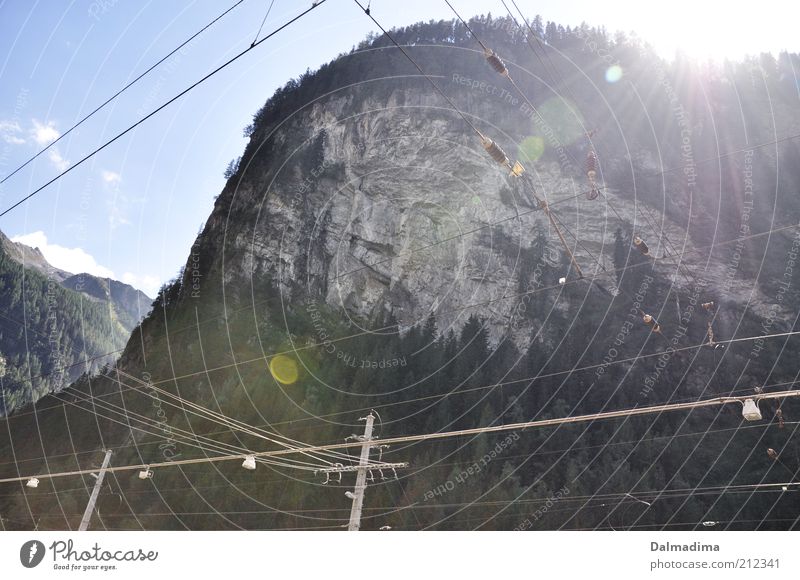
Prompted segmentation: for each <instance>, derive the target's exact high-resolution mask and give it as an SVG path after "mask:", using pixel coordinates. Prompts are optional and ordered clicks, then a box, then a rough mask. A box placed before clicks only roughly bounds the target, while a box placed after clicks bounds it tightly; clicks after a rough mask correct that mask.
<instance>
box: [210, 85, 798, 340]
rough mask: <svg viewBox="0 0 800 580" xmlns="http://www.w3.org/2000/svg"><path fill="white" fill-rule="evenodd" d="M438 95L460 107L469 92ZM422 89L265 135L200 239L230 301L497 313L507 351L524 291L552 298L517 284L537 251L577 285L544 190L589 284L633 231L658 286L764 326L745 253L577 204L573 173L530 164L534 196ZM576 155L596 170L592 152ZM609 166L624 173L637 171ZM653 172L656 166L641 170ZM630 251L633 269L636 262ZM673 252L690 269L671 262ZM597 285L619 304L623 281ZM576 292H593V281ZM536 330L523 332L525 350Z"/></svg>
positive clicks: (509, 142) (363, 97)
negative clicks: (743, 262)
mask: <svg viewBox="0 0 800 580" xmlns="http://www.w3.org/2000/svg"><path fill="white" fill-rule="evenodd" d="M442 82H444V83H445V86H444V88H445V90H448V91H450V92H451V93H452V94H454V95H456V96H458V95H459V88H460V87H458V86H456V87H455V88H454V87H453V86H452V84H451V85H447V84H446V81H442ZM416 84H418V85H419V86H416V87H414V88H409V89H395V90H392V91H391V92H390V94H389V96H388V98H387V99H386V100H377V99H374V98H370V96H369V92H368V91H367V90H366V89H365V88H363V87H356V88H349V89H344V90H343V91H339V92H337V94H335V95H333V96H331V97H329V98H326V99H324V100H323V101H321V102H315V103H312V104H310V105H309V106H306V107H302V108H301V109H300V110H298V111H297V113H296V114H294V115H292V116H291V117H289V118H288V119H284V120H283V121H282V122H281V123H280V124H279V125H278V126H274V127H268V128H266V129H265V130H264V131H262V132H259V133H257V134H255V135H254V136H253V142H251V146H250V147H251V150H253V151H255V153H253V156H252V157H251V159H250V165H244V166H243V167H241V168H240V171H239V174H238V175H237V176H235V177H234V178H233V179H232V180H231V182H229V184H228V187H227V188H226V190H225V192H223V194H222V196H221V197H220V202H219V203H218V205H217V207H216V209H215V212H214V214H213V215H212V216H211V218H210V220H209V223H208V227H207V229H206V230H205V231H204V232H203V234H202V237H203V238H207V239H214V240H225V244H223V247H224V248H225V255H226V258H225V260H224V279H225V280H226V283H228V284H230V285H231V286H232V287H234V286H237V285H238V284H239V280H240V278H241V277H242V276H243V277H245V278H246V277H248V276H250V275H253V274H258V273H269V274H270V275H271V277H272V278H273V280H276V281H278V283H279V285H280V288H281V291H282V293H283V295H284V297H285V300H286V304H287V305H289V304H292V302H293V301H296V300H298V299H300V298H301V296H303V295H311V296H319V297H322V298H323V299H324V300H325V301H326V302H327V303H328V304H329V305H331V306H333V307H335V308H338V309H340V310H341V312H342V315H343V316H345V317H346V316H353V317H355V318H358V319H369V318H374V317H375V315H376V312H377V311H380V310H385V309H391V310H392V311H393V312H394V314H395V316H396V317H397V318H398V320H399V321H400V323H401V325H410V324H413V323H416V322H419V321H421V320H424V319H425V317H426V316H427V315H428V313H429V312H436V314H437V316H438V317H439V319H440V321H441V322H442V325H443V326H444V327H448V326H449V325H450V324H451V323H454V322H455V321H456V320H457V319H459V318H463V316H464V313H465V312H466V310H465V309H466V308H468V307H469V306H470V305H472V304H476V303H477V304H485V306H484V307H483V308H481V312H482V313H483V315H485V316H488V317H489V318H490V325H491V328H492V334H493V336H494V337H495V338H497V337H498V336H499V335H500V334H502V333H503V332H505V331H506V330H507V329H508V328H509V323H513V321H514V319H515V314H514V313H515V311H516V309H517V308H518V305H519V299H518V298H514V297H516V296H517V295H518V294H519V293H520V289H522V291H527V290H532V289H533V288H535V287H536V286H539V285H541V283H540V282H537V281H536V280H535V279H533V280H530V279H526V280H521V277H522V274H521V271H522V268H521V260H523V258H524V252H525V250H526V249H527V248H529V247H530V246H531V245H532V244H533V243H534V241H535V240H536V238H537V236H539V235H540V234H543V235H544V236H545V238H546V243H547V246H548V251H547V254H546V256H547V262H548V263H549V264H550V265H551V266H556V267H560V268H561V269H562V272H563V275H564V276H567V277H568V278H570V279H571V280H574V279H575V277H576V275H575V272H574V270H570V269H569V266H568V263H567V260H566V252H565V251H564V249H563V247H562V245H561V243H560V242H559V239H558V237H557V235H556V232H555V231H554V230H553V228H552V227H551V224H550V223H549V221H548V219H547V217H546V216H545V214H544V213H543V212H542V211H532V209H533V207H532V205H531V202H530V197H529V194H528V193H527V192H526V189H527V188H528V185H529V184H532V185H533V186H534V187H535V189H536V191H537V192H538V194H539V195H541V196H547V199H548V200H549V202H550V203H551V204H554V205H553V206H552V207H553V210H554V211H555V212H556V214H557V216H558V219H559V220H561V222H563V227H562V230H563V233H564V235H565V237H566V240H567V242H568V245H569V246H570V249H571V251H572V252H573V253H574V254H575V256H576V258H577V261H578V263H579V265H580V266H581V268H582V269H583V271H584V274H585V275H586V276H593V275H596V274H602V272H603V269H605V270H607V271H612V272H613V270H614V268H615V265H614V262H613V250H614V247H613V240H614V233H615V231H616V230H617V228H621V229H623V230H626V231H628V232H630V231H635V232H636V233H637V234H639V235H641V236H642V237H644V238H645V239H647V240H648V243H649V245H650V249H651V254H652V255H653V256H655V257H656V259H655V260H654V263H655V269H656V271H658V272H660V273H661V274H663V275H664V276H665V277H668V278H672V279H673V280H674V288H675V290H676V292H678V293H682V294H685V295H692V294H695V293H696V286H697V284H698V282H699V283H700V284H701V285H702V286H703V290H702V292H701V296H706V297H708V296H710V295H711V294H713V295H714V296H719V298H722V299H723V300H724V301H727V302H730V303H732V304H736V303H738V304H739V305H745V304H747V305H748V307H749V308H750V309H751V311H753V312H754V313H756V314H758V315H760V316H767V314H768V313H769V312H770V310H773V311H774V309H775V308H776V305H775V300H774V299H772V298H771V297H768V296H767V295H765V293H764V291H763V290H762V288H761V287H760V286H759V284H757V283H756V281H755V279H754V278H752V277H749V276H746V275H742V274H741V273H740V272H735V273H734V275H731V264H732V262H733V261H734V260H735V254H736V252H735V246H734V245H733V244H724V245H722V246H720V248H719V249H718V250H717V251H716V252H714V253H712V252H711V251H710V250H709V249H708V247H707V243H706V242H707V241H708V238H705V239H703V240H701V241H699V242H698V241H695V238H693V237H692V236H691V235H690V233H689V231H688V229H689V227H691V226H692V225H693V222H692V218H694V222H698V221H699V219H698V216H697V215H694V216H692V215H691V214H688V215H684V219H683V221H682V222H681V221H679V220H678V219H674V218H673V217H672V216H670V215H665V213H663V210H664V206H663V204H665V203H668V202H666V201H664V200H663V199H662V206H661V207H659V206H658V205H656V203H655V202H654V201H653V200H647V201H644V200H642V199H640V198H639V197H637V195H636V191H635V190H630V189H622V188H620V187H615V186H614V184H613V182H611V181H609V182H607V183H606V184H605V185H606V187H607V189H606V190H605V191H604V196H605V197H601V198H599V199H596V200H593V201H590V200H588V199H586V198H585V197H584V196H583V195H580V193H581V192H583V191H585V190H586V189H587V185H586V180H585V178H584V176H583V175H581V173H580V168H576V167H575V164H568V165H567V166H566V168H564V167H562V166H560V165H559V163H557V162H556V161H549V160H542V161H537V162H533V161H531V160H530V159H523V163H524V164H525V165H526V167H527V170H528V176H529V177H530V181H528V182H522V181H520V180H519V179H517V178H514V177H509V176H508V175H507V171H504V170H503V169H502V168H499V167H498V166H497V165H495V164H493V163H492V161H491V159H490V158H489V157H488V156H487V155H486V153H485V151H483V149H482V147H481V146H480V143H479V142H478V141H477V139H475V138H474V135H473V134H471V133H470V131H469V129H468V127H467V126H466V125H465V124H464V122H463V121H462V120H461V119H459V118H458V117H457V115H455V114H454V113H453V112H452V111H450V110H448V109H447V108H446V106H445V105H443V100H442V99H441V97H440V96H439V95H437V94H435V93H434V92H433V90H432V89H431V88H430V87H429V86H428V85H426V84H425V83H424V81H419V82H418V83H416ZM462 93H463V90H462ZM459 103H460V104H461V105H462V106H464V107H465V109H466V110H468V111H469V113H470V114H471V115H474V116H475V117H476V118H478V119H481V120H486V119H491V120H492V123H493V124H494V125H495V127H494V128H493V127H492V126H491V125H490V124H489V123H488V122H486V121H484V124H483V125H481V128H482V129H483V130H485V131H486V132H487V134H491V135H492V136H494V137H495V138H496V139H498V141H499V142H501V143H502V145H503V146H504V147H505V148H506V150H507V151H508V152H509V153H516V151H517V149H518V146H519V144H520V142H521V141H523V140H524V138H525V136H526V133H525V132H520V131H519V128H518V127H515V126H514V124H515V123H517V122H519V119H518V117H519V115H518V113H519V112H518V111H515V110H513V108H512V107H509V106H505V107H504V106H503V105H502V103H501V104H499V105H498V103H496V102H492V101H487V99H485V98H483V95H475V94H470V93H467V94H462V95H461V98H460V99H459ZM515 113H516V115H515ZM549 121H550V122H553V123H555V122H556V121H555V120H553V119H549ZM573 150H574V153H575V156H576V157H577V156H581V157H582V156H583V155H585V153H584V151H585V148H582V144H581V143H580V142H579V143H578V144H577V146H575V147H573ZM264 159H269V162H270V168H269V169H268V170H266V171H264V170H263V163H264V161H263V160H264ZM607 163H608V165H613V164H615V163H616V164H617V165H622V166H623V167H624V165H625V164H626V163H628V164H630V160H629V159H627V160H626V159H624V158H623V159H618V158H612V159H608V161H607ZM657 169H658V167H657V166H656V165H655V164H654V163H653V162H652V160H651V161H650V163H647V161H645V162H644V164H642V165H640V166H638V167H637V168H636V170H637V172H642V173H645V174H647V173H654V172H656V171H657ZM675 189H676V190H677V189H678V188H677V187H675ZM712 193H713V192H712ZM576 194H577V197H576ZM666 195H672V194H666ZM696 195H698V196H701V195H704V192H698V193H696ZM675 197H680V196H679V195H678V194H675ZM671 201H672V202H676V200H675V198H673V199H672V200H671ZM695 211H699V210H697V209H695ZM230 216H235V219H231V217H230ZM516 216H519V217H516ZM707 217H708V216H707ZM654 228H655V229H654ZM572 234H575V235H577V240H576V239H575V238H574V237H572ZM790 234H791V232H789V234H777V235H778V236H785V237H787V238H788V236H789V235H790ZM723 239H724V240H725V241H728V238H723ZM713 241H714V242H719V241H721V240H720V236H719V235H718V236H717V237H716V238H715V239H714V240H713ZM712 243H713V242H712ZM625 251H626V253H627V254H626V261H627V260H629V259H632V258H634V257H635V255H636V254H637V252H636V250H633V249H632V248H631V247H626V248H625ZM677 252H681V253H682V254H683V258H682V259H681V260H680V265H679V264H678V262H679V260H678V259H677V258H673V257H671V256H675V255H676V254H677ZM219 265H220V266H222V261H221V260H220V261H219ZM534 269H535V266H534ZM687 270H688V273H687ZM534 278H535V277H534ZM600 280H601V281H602V282H601V283H602V284H603V285H604V286H606V287H607V288H608V289H610V290H611V291H612V292H614V291H615V290H614V288H615V283H616V278H615V276H614V275H613V273H612V274H611V275H608V276H601V278H600ZM531 284H533V286H531ZM577 285H578V286H579V287H580V288H582V289H583V291H584V292H589V291H590V290H589V285H588V283H586V282H578V283H577ZM709 292H710V293H711V294H709ZM502 297H510V298H508V299H505V300H501V298H502ZM708 299H710V298H708ZM651 307H652V308H655V309H657V310H656V311H654V312H657V311H662V310H664V309H668V312H669V313H670V315H671V314H672V311H673V309H674V306H673V304H672V302H670V303H669V304H668V305H656V304H653V305H652V306H651ZM777 308H778V311H779V312H781V313H783V312H788V309H785V308H784V306H783V305H777ZM467 315H468V314H467ZM516 318H517V319H519V317H518V316H517V317H516ZM517 321H518V322H520V321H519V320H517ZM533 324H535V322H534V321H521V324H512V325H511V326H512V328H515V337H516V339H517V341H518V342H519V344H520V346H523V345H522V342H523V341H524V340H525V338H527V337H528V336H530V331H531V329H532V326H531V325H533Z"/></svg>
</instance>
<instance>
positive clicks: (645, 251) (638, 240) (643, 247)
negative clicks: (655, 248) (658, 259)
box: [633, 236, 650, 256]
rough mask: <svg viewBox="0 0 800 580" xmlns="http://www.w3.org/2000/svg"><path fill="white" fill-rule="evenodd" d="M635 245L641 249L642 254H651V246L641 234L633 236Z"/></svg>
mask: <svg viewBox="0 0 800 580" xmlns="http://www.w3.org/2000/svg"><path fill="white" fill-rule="evenodd" d="M633 245H634V246H636V249H637V250H639V251H640V252H641V253H642V255H644V256H649V255H650V248H649V247H648V246H647V244H646V243H645V241H644V240H643V239H642V238H640V237H639V236H636V237H634V238H633Z"/></svg>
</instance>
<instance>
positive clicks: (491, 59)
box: [486, 50, 508, 77]
mask: <svg viewBox="0 0 800 580" xmlns="http://www.w3.org/2000/svg"><path fill="white" fill-rule="evenodd" d="M486 60H487V62H488V63H489V64H490V65H491V67H492V68H493V69H494V70H495V71H496V72H497V73H499V74H501V75H503V76H504V77H507V76H508V69H507V68H506V64H505V63H504V62H503V61H502V60H501V58H500V57H499V56H497V55H496V54H495V53H494V51H493V50H487V51H486Z"/></svg>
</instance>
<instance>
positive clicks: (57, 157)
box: [47, 147, 69, 171]
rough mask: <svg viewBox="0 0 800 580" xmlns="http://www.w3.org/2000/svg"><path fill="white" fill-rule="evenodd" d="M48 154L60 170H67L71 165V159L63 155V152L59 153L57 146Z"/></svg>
mask: <svg viewBox="0 0 800 580" xmlns="http://www.w3.org/2000/svg"><path fill="white" fill-rule="evenodd" d="M47 156H48V157H49V158H50V161H51V162H52V164H53V165H54V166H55V168H56V169H58V170H59V171H66V169H67V167H69V161H67V160H66V159H64V158H63V157H61V153H59V152H58V149H56V148H55V147H53V148H52V149H49V150H48V151H47Z"/></svg>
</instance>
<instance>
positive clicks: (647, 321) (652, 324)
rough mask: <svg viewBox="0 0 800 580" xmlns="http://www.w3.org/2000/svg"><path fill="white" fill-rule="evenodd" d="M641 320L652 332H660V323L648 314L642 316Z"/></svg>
mask: <svg viewBox="0 0 800 580" xmlns="http://www.w3.org/2000/svg"><path fill="white" fill-rule="evenodd" d="M642 320H643V321H644V323H645V324H646V325H647V326H649V327H650V328H652V329H653V332H661V325H660V324H659V323H658V322H656V319H655V318H653V317H652V316H650V315H649V314H645V315H644V316H642Z"/></svg>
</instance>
